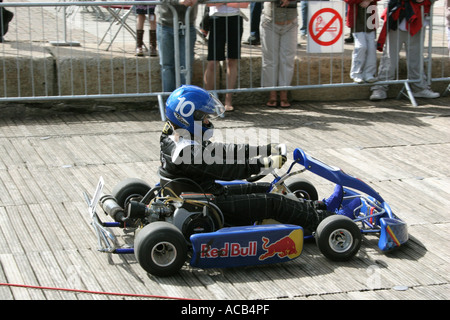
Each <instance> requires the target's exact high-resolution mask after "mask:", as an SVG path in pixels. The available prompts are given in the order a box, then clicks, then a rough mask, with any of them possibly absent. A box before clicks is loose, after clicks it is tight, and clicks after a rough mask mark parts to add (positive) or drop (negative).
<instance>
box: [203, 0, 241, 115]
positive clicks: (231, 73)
mask: <svg viewBox="0 0 450 320" xmlns="http://www.w3.org/2000/svg"><path fill="white" fill-rule="evenodd" d="M242 5H244V4H242V3H234V4H233V3H228V4H222V3H218V4H211V5H210V8H209V28H210V32H209V37H208V58H207V60H208V64H207V65H206V70H205V74H204V77H203V80H204V83H205V89H206V90H214V89H215V88H216V83H215V79H216V78H217V74H218V72H219V62H220V61H225V60H226V62H227V63H226V64H227V72H226V83H227V84H226V88H227V89H233V88H234V87H235V85H236V80H237V67H238V61H239V59H240V58H241V39H242V33H243V32H244V28H243V18H242V16H241V11H240V9H239V8H240V7H241V6H242ZM225 47H226V48H227V53H226V55H225ZM232 99H233V94H232V93H227V94H225V111H233V110H234V107H233V104H232Z"/></svg>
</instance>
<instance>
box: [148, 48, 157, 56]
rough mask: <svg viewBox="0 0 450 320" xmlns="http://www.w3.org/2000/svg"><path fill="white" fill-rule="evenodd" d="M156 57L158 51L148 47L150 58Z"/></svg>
mask: <svg viewBox="0 0 450 320" xmlns="http://www.w3.org/2000/svg"><path fill="white" fill-rule="evenodd" d="M157 56H158V49H156V47H154V46H150V57H157Z"/></svg>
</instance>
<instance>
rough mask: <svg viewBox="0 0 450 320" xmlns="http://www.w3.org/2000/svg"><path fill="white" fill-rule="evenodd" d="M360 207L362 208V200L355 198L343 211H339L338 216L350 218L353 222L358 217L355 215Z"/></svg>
mask: <svg viewBox="0 0 450 320" xmlns="http://www.w3.org/2000/svg"><path fill="white" fill-rule="evenodd" d="M360 206H361V199H359V198H355V199H353V200H352V201H350V202H349V203H348V204H347V205H346V206H344V207H343V208H342V209H339V210H338V211H337V214H340V215H342V216H346V217H349V218H350V219H352V220H353V219H355V217H356V216H357V215H356V214H355V210H356V209H357V208H358V207H360Z"/></svg>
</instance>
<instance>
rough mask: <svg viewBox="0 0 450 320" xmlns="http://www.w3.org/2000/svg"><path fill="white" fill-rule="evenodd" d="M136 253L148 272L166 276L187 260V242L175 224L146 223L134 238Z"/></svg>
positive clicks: (162, 222)
mask: <svg viewBox="0 0 450 320" xmlns="http://www.w3.org/2000/svg"><path fill="white" fill-rule="evenodd" d="M134 254H135V256H136V259H137V261H138V262H139V264H140V266H141V267H142V268H143V269H144V270H145V271H147V272H148V273H150V274H152V275H155V276H160V277H166V276H171V275H173V274H175V273H177V272H178V271H179V270H180V269H181V267H182V266H183V265H184V263H185V262H186V260H187V244H186V241H185V240H184V237H183V234H182V233H181V231H180V230H179V229H178V228H177V227H175V226H174V225H173V224H170V223H168V222H164V221H157V222H153V223H150V224H148V225H146V226H145V227H144V228H143V229H142V230H140V231H139V233H138V234H137V236H136V238H135V239H134Z"/></svg>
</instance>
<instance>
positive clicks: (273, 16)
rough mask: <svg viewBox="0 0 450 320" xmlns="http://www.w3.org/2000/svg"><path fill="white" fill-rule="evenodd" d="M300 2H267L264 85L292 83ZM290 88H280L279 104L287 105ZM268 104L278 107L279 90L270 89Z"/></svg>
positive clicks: (263, 23)
mask: <svg viewBox="0 0 450 320" xmlns="http://www.w3.org/2000/svg"><path fill="white" fill-rule="evenodd" d="M297 35H298V12H297V2H296V1H289V0H279V2H278V1H277V2H267V3H266V4H265V5H264V9H263V19H262V24H261V40H262V41H261V44H262V74H261V85H262V86H263V87H275V86H281V87H284V86H290V85H291V81H292V76H293V74H294V63H295V56H296V54H297ZM287 93H288V92H287V90H282V91H280V107H282V108H288V107H290V106H291V105H290V103H289V100H288V94H287ZM266 105H267V106H268V107H276V106H277V92H276V91H274V90H273V91H270V94H269V101H268V102H267V104H266Z"/></svg>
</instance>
